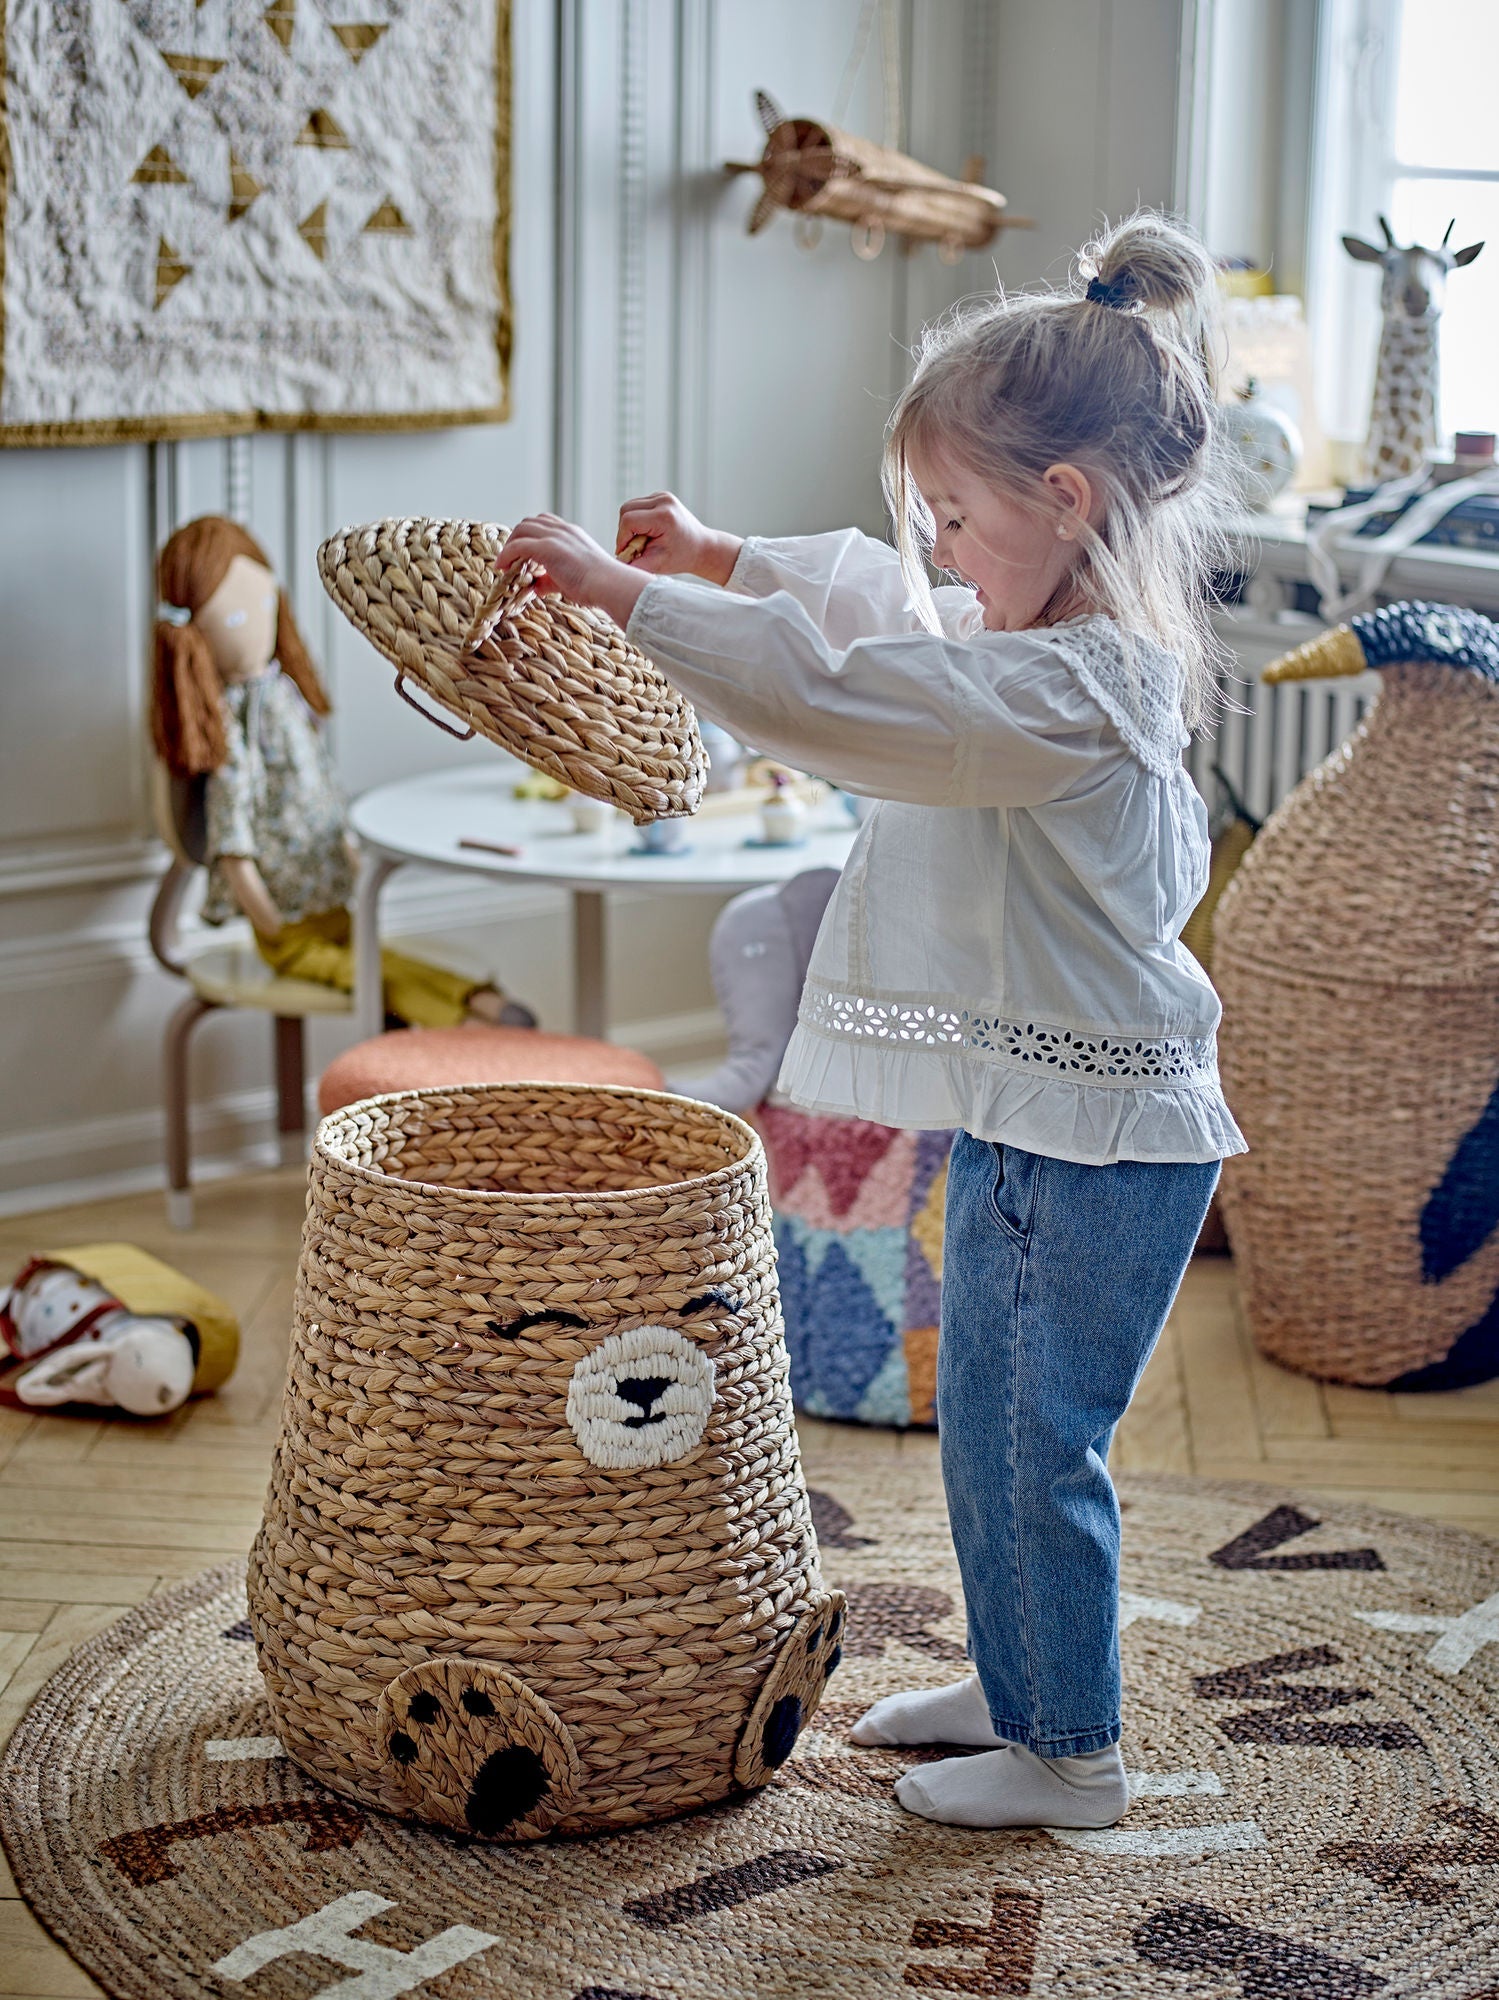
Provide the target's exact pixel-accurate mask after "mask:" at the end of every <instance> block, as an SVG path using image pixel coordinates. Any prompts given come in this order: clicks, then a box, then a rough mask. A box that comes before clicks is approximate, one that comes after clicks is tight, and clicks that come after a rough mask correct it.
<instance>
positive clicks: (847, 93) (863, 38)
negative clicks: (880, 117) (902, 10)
mask: <svg viewBox="0 0 1499 2000" xmlns="http://www.w3.org/2000/svg"><path fill="white" fill-rule="evenodd" d="M876 14H878V16H879V17H880V71H881V81H882V83H883V86H884V96H885V104H884V124H885V129H884V134H883V137H882V141H881V143H882V144H883V145H886V146H890V147H899V145H900V136H901V131H900V128H901V116H902V111H901V95H900V22H899V18H898V16H897V13H896V0H864V4H863V6H862V7H861V8H860V9H859V19H858V24H857V26H856V27H855V29H854V39H853V44H852V46H851V47H850V49H849V52H848V60H847V61H846V62H845V63H844V65H843V75H842V77H841V79H840V80H839V84H838V94H837V96H836V97H835V98H834V99H833V117H832V123H833V124H834V125H837V126H841V125H842V124H843V123H844V121H845V120H846V119H847V117H848V113H849V107H850V105H851V104H852V103H853V99H854V83H855V81H856V80H857V78H858V74H859V71H860V70H861V69H862V68H863V66H864V58H865V57H866V56H867V55H868V53H869V42H870V37H871V36H872V35H873V33H874V22H875V16H876Z"/></svg>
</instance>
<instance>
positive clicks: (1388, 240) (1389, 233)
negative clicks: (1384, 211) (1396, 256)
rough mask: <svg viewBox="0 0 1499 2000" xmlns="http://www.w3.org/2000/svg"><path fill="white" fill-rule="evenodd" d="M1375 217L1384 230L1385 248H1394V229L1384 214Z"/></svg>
mask: <svg viewBox="0 0 1499 2000" xmlns="http://www.w3.org/2000/svg"><path fill="white" fill-rule="evenodd" d="M1374 219H1375V221H1376V222H1377V223H1378V224H1379V226H1380V228H1381V229H1382V230H1383V231H1384V240H1385V248H1386V249H1387V250H1393V249H1394V247H1395V232H1394V230H1393V229H1391V227H1390V225H1389V223H1388V222H1387V221H1386V220H1385V218H1384V217H1383V216H1382V215H1377V216H1376V217H1375V218H1374Z"/></svg>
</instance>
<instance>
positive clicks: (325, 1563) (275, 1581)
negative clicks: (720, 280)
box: [250, 1084, 843, 1841]
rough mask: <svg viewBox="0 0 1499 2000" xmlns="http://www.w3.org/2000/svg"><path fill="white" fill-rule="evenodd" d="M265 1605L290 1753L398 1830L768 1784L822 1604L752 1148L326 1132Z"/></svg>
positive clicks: (765, 1208) (596, 1126)
mask: <svg viewBox="0 0 1499 2000" xmlns="http://www.w3.org/2000/svg"><path fill="white" fill-rule="evenodd" d="M250 1616H251V1622H252V1624H253V1626H254V1631H255V1637H256V1640H257V1643H258V1646H259V1651H260V1664H261V1669H262V1672H263V1673H264V1676H265V1683H266V1690H267V1694H268V1696H269V1700H270V1707H271V1713H272V1715H273V1716H274V1718H275V1728H276V1732H277V1735H278V1736H279V1738H280V1740H281V1742H282V1743H283V1744H284V1745H285V1748H286V1750H287V1752H288V1754H289V1755H290V1756H292V1757H293V1758H294V1759H295V1760H296V1761H297V1763H299V1764H300V1765H301V1766H302V1767H303V1769H304V1770H306V1771H308V1772H310V1773H311V1774H312V1775H313V1776H314V1777H317V1778H319V1779H321V1780H322V1781H323V1782H324V1783H325V1784H328V1785H331V1786H332V1787H333V1789H334V1790H335V1791H338V1792H342V1793H345V1794H347V1795H348V1796H350V1797H352V1798H355V1799H359V1800H361V1801H363V1802H364V1803H365V1804H368V1805H372V1806H378V1807H381V1808H383V1809H384V1810H385V1811H387V1812H391V1813H395V1814H398V1815H400V1816H402V1817H407V1818H416V1819H423V1820H428V1821H433V1822H435V1823H437V1824H438V1825H442V1826H447V1827H449V1828H451V1829H453V1830H454V1831H457V1832H460V1833H468V1834H475V1835H478V1836H480V1837H483V1838H492V1839H500V1840H512V1841H514V1840H530V1839H535V1838H537V1837H539V1836H540V1835H542V1834H545V1833H548V1832H551V1831H554V1830H555V1831H557V1832H560V1833H581V1832H587V1831H590V1830H597V1829H601V1828H616V1829H617V1828H622V1827H628V1826H633V1825H637V1824H640V1823H642V1822H644V1821H647V1820H652V1819H659V1818H663V1817H666V1816H669V1815H671V1814H675V1813H680V1812H685V1811H687V1810H689V1809H691V1808H693V1807H697V1806H703V1805H707V1804H710V1803H711V1802H713V1801H714V1800H716V1799H721V1798H724V1797H726V1796H727V1795H728V1794H729V1793H731V1792H733V1791H735V1790H737V1789H741V1788H753V1787H755V1786H757V1785H761V1784H763V1783H764V1782H765V1780H766V1779H767V1778H768V1777H769V1776H770V1774H771V1773H772V1772H773V1771H774V1770H775V1769H776V1768H777V1767H778V1766H779V1765H780V1764H782V1763H783V1762H784V1761H785V1759H786V1758H787V1757H788V1756H789V1755H790V1753H791V1749H792V1747H793V1745H794V1743H795V1741H796V1738H797V1735H798V1732H799V1730H800V1729H801V1726H802V1724H803V1723H804V1722H805V1721H806V1720H807V1719H808V1718H809V1717H810V1716H811V1714H812V1713H813V1711H814V1710H815V1709H816V1707H817V1704H818V1702H819V1700H820V1699H821V1696H822V1692H823V1689H824V1686H825V1685H826V1682H827V1678H828V1675H829V1674H830V1673H831V1672H832V1670H833V1668H834V1667H835V1666H836V1665H837V1664H838V1659H839V1655H840V1640H841V1634H842V1625H843V1600H842V1598H841V1597H840V1596H839V1595H838V1593H836V1592H832V1593H830V1592H828V1591H826V1590H825V1589H824V1588H823V1586H822V1581H821V1578H820V1575H819V1573H818V1568H817V1545H816V1540H815V1537H814V1535H813V1532H812V1522H811V1514H810V1511H809V1506H808V1501H807V1495H806V1490H805V1488H804V1486H803V1483H802V1474H801V1463H800V1458H799V1455H798V1450H797V1442H796V1434H795V1431H794V1429H793V1427H792V1419H791V1399H790V1394H789V1391H788V1387H787V1380H786V1350H785V1344H784V1342H783V1339H782V1334H781V1317H780V1307H779V1301H778V1298H777V1292H776V1277H775V1253H774V1250H773V1248H772V1244H771V1233H770V1207H769V1201H768V1198H767V1195H766V1188H765V1155H764V1153H763V1151H762V1149H761V1146H760V1142H759V1140H758V1139H757V1138H756V1136H755V1134H754V1133H753V1132H752V1131H751V1130H750V1128H749V1127H748V1126H747V1125H745V1124H743V1123H742V1122H741V1121H740V1120H739V1119H737V1118H735V1117H732V1116H731V1115H730V1114H729V1113H728V1112H724V1111H718V1110H716V1109H714V1108H713V1107H711V1106H709V1105H706V1104H696V1103H693V1102H691V1101H689V1100H688V1099H685V1098H677V1097H669V1096H666V1095H662V1094H658V1093H654V1092H649V1091H631V1090H623V1089H609V1090H605V1089H589V1088H585V1087H577V1086H575V1087H568V1088H564V1087H560V1086H551V1085H543V1084H518V1085H515V1086H512V1087H509V1088H475V1089H472V1090H463V1091H419V1092H412V1093H409V1094H407V1095H405V1096H399V1097H384V1098H374V1099H369V1100H367V1101H365V1102H364V1103H362V1104H358V1105H354V1106H351V1107H350V1108H349V1109H348V1110H346V1111H342V1112H338V1113H335V1115H334V1116H333V1117H331V1118H328V1119H325V1120H324V1122H323V1124H322V1125H321V1127H320V1128H319V1131H318V1136H317V1141H316V1146H315V1151H314V1157H313V1166H312V1183H311V1192H310V1198H309V1204H308V1213H307V1223H306V1230H305V1234H304V1237H303V1249H302V1261H301V1268H300V1273H299V1278H298V1284H297V1295H296V1308H295V1324H294V1331H293V1339H292V1355H291V1367H290V1372H289V1376H288V1380H287V1389H286V1400H285V1405H284V1412H283V1419H282V1435H281V1442H280V1445H279V1448H278V1450H277V1454H276V1462H275V1468H274V1472H273V1475H272V1482H271V1491H270V1496H269V1499H268V1501H267V1504H266V1515H265V1521H264V1525H263V1527H262V1529H261V1533H260V1536H259V1539H258V1541H257V1542H256V1545H255V1550H254V1553H253V1556H252V1558H251V1564H250Z"/></svg>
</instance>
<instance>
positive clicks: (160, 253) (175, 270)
mask: <svg viewBox="0 0 1499 2000" xmlns="http://www.w3.org/2000/svg"><path fill="white" fill-rule="evenodd" d="M192 268H193V267H192V265H191V264H184V263H183V261H182V259H181V258H180V257H179V256H178V255H177V252H176V251H175V250H174V249H173V248H172V246H171V244H170V243H168V241H167V239H166V238H165V237H164V236H161V237H158V238H157V241H156V302H155V303H156V305H158V306H159V305H160V304H161V302H162V300H163V299H164V298H165V297H166V295H167V293H168V292H170V291H172V290H173V289H174V288H175V287H176V286H178V285H180V284H181V283H182V280H183V279H184V278H185V277H186V276H187V274H188V272H189V271H190V270H191V269H192ZM152 310H153V311H154V310H155V307H154V306H153V308H152Z"/></svg>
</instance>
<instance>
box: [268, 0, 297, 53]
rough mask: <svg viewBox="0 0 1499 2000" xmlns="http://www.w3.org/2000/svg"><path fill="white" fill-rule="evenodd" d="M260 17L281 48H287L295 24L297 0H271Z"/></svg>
mask: <svg viewBox="0 0 1499 2000" xmlns="http://www.w3.org/2000/svg"><path fill="white" fill-rule="evenodd" d="M260 18H261V20H262V21H264V22H265V24H266V26H267V27H268V28H269V29H270V31H271V33H272V34H273V35H274V36H275V37H276V40H277V41H278V42H279V43H280V44H281V46H282V48H284V49H289V48H290V47H291V38H292V35H293V33H294V31H295V29H296V25H297V0H272V4H271V5H270V6H269V7H267V8H266V10H265V12H264V13H263V14H262V15H261V17H260Z"/></svg>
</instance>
